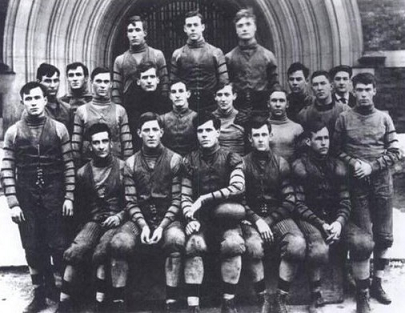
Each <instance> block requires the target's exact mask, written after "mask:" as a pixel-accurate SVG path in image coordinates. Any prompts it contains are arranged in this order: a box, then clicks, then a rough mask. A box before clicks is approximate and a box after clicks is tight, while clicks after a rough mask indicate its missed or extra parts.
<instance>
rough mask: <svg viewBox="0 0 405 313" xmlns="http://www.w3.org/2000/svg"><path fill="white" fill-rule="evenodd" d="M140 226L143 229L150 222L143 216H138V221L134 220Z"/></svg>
mask: <svg viewBox="0 0 405 313" xmlns="http://www.w3.org/2000/svg"><path fill="white" fill-rule="evenodd" d="M134 222H135V223H136V224H137V225H138V226H139V228H140V229H141V230H142V228H144V227H145V226H147V225H148V224H146V221H145V219H143V218H138V219H137V220H136V221H134Z"/></svg>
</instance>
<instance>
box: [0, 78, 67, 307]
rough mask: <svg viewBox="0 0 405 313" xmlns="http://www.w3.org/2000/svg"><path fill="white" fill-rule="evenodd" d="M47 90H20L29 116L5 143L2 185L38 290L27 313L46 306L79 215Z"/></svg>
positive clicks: (36, 86) (63, 138) (32, 86)
mask: <svg viewBox="0 0 405 313" xmlns="http://www.w3.org/2000/svg"><path fill="white" fill-rule="evenodd" d="M46 95H47V90H46V88H45V87H44V86H43V85H41V84H40V83H38V82H29V83H27V84H25V85H24V86H23V87H22V88H21V91H20V96H21V103H22V104H23V105H24V108H25V112H26V114H25V115H24V116H23V117H22V119H21V120H20V121H18V122H17V123H16V124H14V125H13V126H11V127H10V128H9V129H8V130H7V132H6V134H5V138H4V158H3V163H2V167H1V168H2V185H3V188H4V193H5V195H6V197H7V202H8V205H9V207H10V210H11V211H10V212H11V218H12V220H13V222H15V223H17V224H18V227H19V230H20V236H21V242H22V246H23V248H24V250H25V256H26V260H27V263H28V267H29V270H30V274H31V279H32V284H33V286H34V299H33V300H32V302H31V303H30V304H29V305H28V306H27V307H26V308H25V309H24V311H23V312H24V313H34V312H39V311H41V310H42V309H44V308H45V307H46V302H45V283H46V281H45V280H46V279H47V277H49V276H52V273H51V272H49V271H51V269H50V268H49V264H50V256H52V259H53V264H54V266H55V268H56V271H57V272H58V273H60V274H61V272H62V266H63V265H62V256H63V251H65V249H66V246H67V244H68V242H67V240H68V238H67V234H66V232H65V226H66V225H65V223H66V221H65V220H64V217H66V216H72V215H73V200H74V190H75V169H74V164H73V159H72V153H71V147H70V140H69V134H68V131H67V129H66V127H65V126H64V125H63V124H62V123H59V122H57V121H55V120H53V119H51V118H49V117H47V115H46V114H45V106H46V104H47V96H46Z"/></svg>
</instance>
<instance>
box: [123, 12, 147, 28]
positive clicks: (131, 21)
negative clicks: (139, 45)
mask: <svg viewBox="0 0 405 313" xmlns="http://www.w3.org/2000/svg"><path fill="white" fill-rule="evenodd" d="M136 22H141V23H142V27H143V30H144V31H146V27H147V23H146V20H145V19H144V18H142V17H141V16H139V15H133V16H131V17H129V18H128V20H127V28H128V25H129V24H132V25H134V26H135V23H136Z"/></svg>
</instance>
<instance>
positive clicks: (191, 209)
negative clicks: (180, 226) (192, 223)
mask: <svg viewBox="0 0 405 313" xmlns="http://www.w3.org/2000/svg"><path fill="white" fill-rule="evenodd" d="M201 205H202V202H201V199H200V198H198V199H197V200H196V201H195V202H194V203H193V204H192V205H191V207H189V208H187V209H186V210H185V211H184V216H185V217H186V218H187V219H190V220H192V219H194V214H195V213H196V212H197V211H198V210H199V209H200V208H201Z"/></svg>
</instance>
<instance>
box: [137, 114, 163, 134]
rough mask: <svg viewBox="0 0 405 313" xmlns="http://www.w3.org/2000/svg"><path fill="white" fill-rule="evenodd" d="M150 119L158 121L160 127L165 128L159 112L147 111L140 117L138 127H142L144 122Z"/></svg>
mask: <svg viewBox="0 0 405 313" xmlns="http://www.w3.org/2000/svg"><path fill="white" fill-rule="evenodd" d="M150 121H157V122H158V125H159V127H160V128H163V122H162V120H161V118H160V116H159V114H156V113H153V112H146V113H143V114H142V115H141V117H140V118H139V125H138V129H139V130H140V129H142V126H143V124H145V123H146V122H150Z"/></svg>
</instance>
